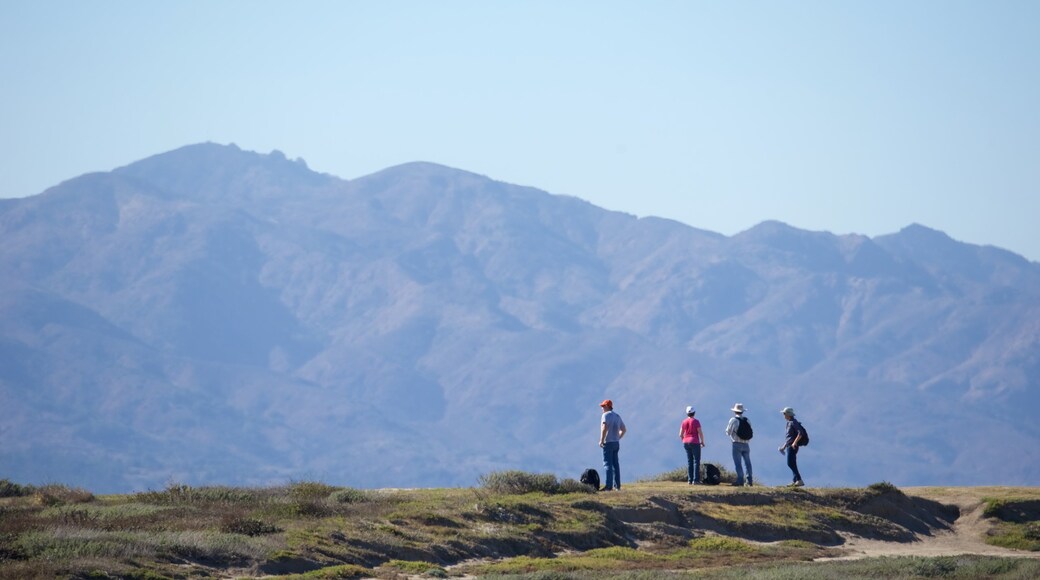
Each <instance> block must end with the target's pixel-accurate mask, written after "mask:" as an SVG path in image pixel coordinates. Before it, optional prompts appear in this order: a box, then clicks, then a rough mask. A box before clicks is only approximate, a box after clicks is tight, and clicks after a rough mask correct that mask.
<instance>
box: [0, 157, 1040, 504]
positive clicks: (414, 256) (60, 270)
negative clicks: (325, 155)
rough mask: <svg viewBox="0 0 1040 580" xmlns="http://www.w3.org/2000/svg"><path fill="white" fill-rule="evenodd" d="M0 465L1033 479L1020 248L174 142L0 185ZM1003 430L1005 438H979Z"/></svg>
mask: <svg viewBox="0 0 1040 580" xmlns="http://www.w3.org/2000/svg"><path fill="white" fill-rule="evenodd" d="M0 240H2V241H3V243H2V244H0V272H3V273H4V275H3V276H2V277H0V362H2V364H0V404H2V408H3V422H2V429H0V439H2V441H0V443H2V445H0V469H2V473H0V475H2V476H4V477H8V478H10V479H12V480H15V481H19V482H26V483H28V482H32V483H46V482H48V481H64V482H68V483H70V484H73V485H77V486H84V487H88V488H90V489H96V490H99V491H104V492H128V491H140V490H144V489H158V488H161V487H163V486H165V485H166V484H167V483H170V482H175V483H184V484H189V485H203V484H207V483H214V482H222V483H230V484H233V485H267V484H272V483H284V482H286V481H292V480H299V479H301V478H314V479H321V480H324V481H330V482H335V483H336V484H340V485H351V486H356V487H414V486H423V487H426V486H448V485H450V486H459V485H462V486H464V485H470V484H472V483H473V482H474V481H475V480H476V478H477V477H478V476H479V475H480V474H482V473H487V472H489V471H492V470H497V469H506V468H520V469H528V470H533V471H547V472H553V473H558V474H564V475H570V476H572V477H573V476H576V475H577V474H578V473H580V472H581V470H582V469H583V468H585V467H589V466H596V465H598V464H599V462H600V459H599V450H598V448H597V447H596V445H595V437H596V434H597V429H598V425H597V422H598V416H599V409H598V407H597V404H598V402H599V401H600V400H602V399H603V398H606V397H609V398H612V399H613V400H614V401H615V402H616V403H617V410H618V411H619V412H620V413H621V414H622V416H623V417H624V418H625V421H626V423H627V424H628V426H629V428H630V430H631V433H630V436H629V437H627V438H626V439H625V445H624V446H623V448H622V468H623V473H624V475H625V477H626V478H628V479H631V478H634V477H638V476H641V475H645V474H649V473H656V472H660V471H662V470H666V469H669V468H672V467H674V466H676V465H679V464H681V462H682V461H683V456H682V450H681V448H680V447H679V445H678V443H677V442H676V441H675V432H676V431H677V429H678V424H679V422H680V420H681V419H682V410H683V409H684V408H685V406H686V405H689V404H692V405H695V406H696V407H697V408H698V409H699V412H698V418H699V419H700V420H701V421H702V423H703V424H704V425H705V433H706V436H707V440H708V447H707V448H706V449H705V458H706V459H709V460H726V459H727V458H728V457H729V449H728V445H726V443H725V442H724V441H723V437H722V429H723V426H724V425H725V422H726V420H727V419H728V417H729V412H728V409H729V408H730V407H731V406H732V405H733V403H734V402H737V401H741V402H743V403H745V404H746V405H747V406H748V408H749V410H750V411H749V415H750V417H751V419H752V421H753V422H754V423H755V426H756V433H757V435H756V440H755V442H754V443H755V445H754V446H753V452H752V453H753V460H754V461H755V471H756V479H758V480H759V481H762V482H765V483H779V482H782V481H785V480H786V479H787V473H786V467H785V466H784V465H783V462H782V459H779V458H778V456H776V453H775V451H772V450H773V449H774V448H775V447H776V445H778V444H779V442H780V441H779V439H780V437H781V436H782V429H783V421H782V417H781V416H780V415H779V412H778V410H779V409H780V408H781V407H783V406H792V407H794V408H795V409H796V410H798V413H799V417H800V418H801V419H802V421H803V422H804V423H805V425H806V426H807V427H808V428H809V429H810V431H811V432H812V433H813V438H812V441H813V443H812V447H811V449H809V450H808V451H807V453H806V454H805V455H804V458H803V460H802V462H803V468H804V472H805V474H806V478H807V480H808V481H809V483H810V484H814V485H815V484H835V485H863V484H866V483H869V482H871V481H878V480H880V479H885V480H890V481H893V482H896V483H897V484H900V485H924V484H950V485H975V484H990V483H1001V484H1024V485H1028V484H1035V483H1036V482H1038V481H1040V451H1038V450H1040V426H1037V424H1036V422H1035V421H1033V420H1032V418H1031V415H1030V414H1029V413H1030V411H1031V410H1032V409H1035V408H1037V406H1038V404H1040V394H1038V393H1040V390H1038V385H1037V382H1038V377H1040V356H1038V353H1040V265H1038V264H1036V263H1032V262H1029V261H1027V260H1024V259H1023V258H1021V257H1019V256H1016V255H1014V254H1012V253H1010V252H1007V251H1004V250H1001V249H998V248H992V247H979V246H973V245H970V244H965V243H961V242H957V241H955V240H952V239H950V238H949V237H947V236H946V235H945V234H943V233H942V232H938V231H935V230H932V229H929V228H927V227H925V226H922V225H910V226H908V227H907V228H905V229H903V230H902V231H900V232H897V233H893V234H891V235H886V236H880V237H876V238H868V237H865V236H859V235H833V234H830V233H826V232H807V231H802V230H798V229H796V228H792V227H790V226H787V225H785V224H782V223H778V222H766V223H763V224H759V225H758V226H755V227H753V228H751V229H749V230H748V231H745V232H742V233H740V234H738V235H735V236H723V235H720V234H716V233H713V232H709V231H704V230H699V229H696V228H693V227H689V226H686V225H683V224H680V223H677V222H674V221H669V220H666V219H661V218H642V219H639V218H636V217H634V216H630V215H626V214H621V213H617V212H611V211H607V210H604V209H601V208H598V207H595V206H593V205H591V204H589V203H586V202H584V201H581V200H578V199H575V198H571V197H565V196H558V195H551V194H549V193H546V192H543V191H540V190H537V189H533V188H529V187H521V186H516V185H510V184H505V183H500V182H496V181H494V180H492V179H490V178H487V177H484V176H480V175H475V174H472V173H468V172H465V171H460V170H456V169H451V168H447V167H443V166H438V165H434V164H429V163H411V164H406V165H402V166H397V167H392V168H389V169H386V170H384V171H381V172H379V173H376V174H373V175H369V176H366V177H362V178H359V179H356V180H351V181H346V180H342V179H339V178H336V177H334V176H329V175H324V174H319V173H316V172H313V171H311V170H310V169H308V168H307V166H306V164H305V163H303V162H302V161H299V160H297V161H292V160H289V159H286V158H285V156H284V155H282V154H280V153H277V152H275V153H272V154H270V155H260V154H256V153H252V152H247V151H242V150H239V149H238V148H237V147H234V146H221V145H214V144H201V145H192V146H188V147H184V148H181V149H178V150H175V151H171V152H168V153H163V154H161V155H157V156H155V157H152V158H149V159H145V160H142V161H138V162H135V163H132V164H130V165H127V166H126V167H122V168H119V169H116V170H114V171H111V172H107V173H95V174H88V175H84V176H81V177H77V178H75V179H72V180H69V181H67V182H65V183H62V184H59V185H57V186H55V187H53V188H51V189H49V190H47V191H45V192H43V193H42V194H40V195H36V196H32V197H29V198H25V199H17V200H4V202H3V203H0ZM1007 441H1014V443H1015V444H1014V445H1004V444H1002V443H1003V442H1007Z"/></svg>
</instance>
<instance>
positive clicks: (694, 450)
mask: <svg viewBox="0 0 1040 580" xmlns="http://www.w3.org/2000/svg"><path fill="white" fill-rule="evenodd" d="M696 414H697V411H695V410H694V408H693V407H692V406H690V407H686V419H684V420H683V422H682V425H680V426H679V439H681V440H682V443H683V448H684V449H686V483H688V484H690V485H700V484H701V447H704V431H703V430H701V422H700V421H698V420H697V419H695V418H694V415H696Z"/></svg>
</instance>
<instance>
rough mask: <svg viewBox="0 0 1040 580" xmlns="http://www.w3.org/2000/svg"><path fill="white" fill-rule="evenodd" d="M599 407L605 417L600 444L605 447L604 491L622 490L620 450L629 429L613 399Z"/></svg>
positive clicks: (603, 418)
mask: <svg viewBox="0 0 1040 580" xmlns="http://www.w3.org/2000/svg"><path fill="white" fill-rule="evenodd" d="M599 407H600V409H603V417H601V418H600V421H599V424H600V428H599V446H600V448H602V449H603V470H604V471H606V474H605V475H604V478H605V479H606V481H604V482H603V491H610V490H611V489H616V490H618V491H621V464H620V463H619V462H618V452H619V451H620V450H621V438H622V437H624V436H625V433H627V432H628V429H627V428H626V427H625V422H624V421H622V420H621V415H618V414H617V413H615V412H614V402H613V401H611V400H610V399H606V400H604V401H603V402H602V403H600V404H599Z"/></svg>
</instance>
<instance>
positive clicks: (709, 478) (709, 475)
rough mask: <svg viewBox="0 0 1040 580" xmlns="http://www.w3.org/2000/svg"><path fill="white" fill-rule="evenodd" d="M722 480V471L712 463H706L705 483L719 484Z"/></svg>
mask: <svg viewBox="0 0 1040 580" xmlns="http://www.w3.org/2000/svg"><path fill="white" fill-rule="evenodd" d="M721 481H722V472H721V471H719V468H718V467H715V466H714V465H712V464H710V463H705V464H704V485H718V484H719V483H720V482H721Z"/></svg>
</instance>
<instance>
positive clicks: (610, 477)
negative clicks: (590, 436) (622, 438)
mask: <svg viewBox="0 0 1040 580" xmlns="http://www.w3.org/2000/svg"><path fill="white" fill-rule="evenodd" d="M618 451H621V443H619V442H617V441H611V442H609V443H604V444H603V470H604V471H606V472H607V474H606V476H605V478H606V481H604V482H603V489H605V490H609V489H613V488H616V489H621V464H619V463H618Z"/></svg>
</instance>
